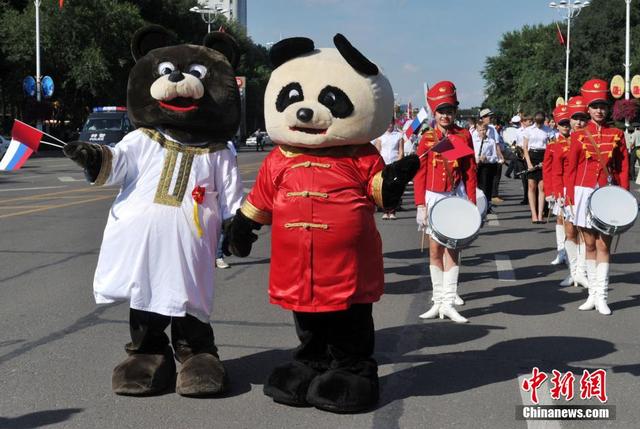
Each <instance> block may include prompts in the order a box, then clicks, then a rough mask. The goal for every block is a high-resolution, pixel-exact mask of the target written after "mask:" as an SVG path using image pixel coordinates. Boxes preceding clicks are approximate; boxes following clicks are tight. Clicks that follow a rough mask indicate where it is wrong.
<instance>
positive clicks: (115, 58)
mask: <svg viewBox="0 0 640 429" xmlns="http://www.w3.org/2000/svg"><path fill="white" fill-rule="evenodd" d="M195 4H196V0H81V1H80V0H69V1H66V2H65V4H64V7H63V8H62V9H59V7H58V2H57V1H54V0H43V1H42V3H41V6H40V45H41V75H42V76H44V75H50V76H52V77H53V79H54V81H55V83H56V92H55V94H54V100H56V101H58V102H59V104H60V105H61V109H60V110H59V113H58V114H59V117H58V118H57V119H67V120H70V121H72V124H73V127H77V126H79V124H81V123H82V121H83V120H84V119H85V117H86V115H87V112H88V109H89V108H90V107H92V106H96V105H107V104H108V105H124V104H125V103H126V87H127V79H128V74H129V70H130V69H131V67H132V65H133V58H132V57H131V51H130V46H129V44H130V41H131V37H132V35H133V33H134V32H135V31H136V30H137V29H138V28H139V27H141V26H142V25H144V24H145V23H155V24H160V25H163V26H164V27H166V28H168V29H169V30H171V31H172V32H174V33H175V34H176V38H177V40H178V41H179V42H184V43H196V44H198V43H200V42H201V41H202V40H203V38H204V36H205V35H206V32H207V25H206V24H205V23H204V22H203V21H202V19H201V17H200V16H199V15H198V14H194V13H191V12H189V8H190V7H192V6H194V5H195ZM221 26H222V27H224V29H225V31H227V32H229V33H230V34H232V35H233V36H234V37H235V38H236V40H237V41H238V44H239V46H240V49H241V52H242V56H241V59H240V65H239V67H238V69H237V73H238V75H243V76H246V77H247V88H248V91H247V109H246V111H247V126H248V128H258V127H263V126H264V125H263V124H264V122H263V121H264V120H263V117H262V116H263V115H262V102H263V94H264V88H265V86H266V82H267V80H268V78H269V74H270V72H271V69H270V66H269V61H268V55H267V51H266V49H265V48H264V47H262V46H258V45H256V44H254V43H253V41H252V40H251V39H250V38H249V37H248V36H247V35H246V32H245V30H244V29H243V28H242V27H241V26H239V25H237V24H236V23H235V22H227V21H226V19H225V18H224V17H223V16H218V17H216V21H215V22H214V23H213V24H212V30H217V29H218V28H219V27H221ZM0 41H1V42H0V103H1V104H2V108H1V110H2V114H3V116H2V118H3V122H4V123H3V125H4V126H5V129H6V128H7V127H8V126H10V122H11V121H10V119H11V118H12V117H22V116H23V114H24V113H25V112H24V108H25V104H26V102H27V101H29V100H28V99H26V98H25V96H24V95H23V93H22V80H23V79H24V78H25V77H26V76H28V75H32V76H33V75H34V74H35V69H36V66H35V7H34V5H33V2H31V1H29V2H27V1H24V0H0Z"/></svg>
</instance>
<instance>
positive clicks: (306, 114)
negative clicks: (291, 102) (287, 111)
mask: <svg viewBox="0 0 640 429" xmlns="http://www.w3.org/2000/svg"><path fill="white" fill-rule="evenodd" d="M296 116H297V117H298V119H299V120H301V121H302V122H309V121H310V120H311V118H313V110H311V109H307V108H306V107H303V108H302V109H299V110H298V113H296Z"/></svg>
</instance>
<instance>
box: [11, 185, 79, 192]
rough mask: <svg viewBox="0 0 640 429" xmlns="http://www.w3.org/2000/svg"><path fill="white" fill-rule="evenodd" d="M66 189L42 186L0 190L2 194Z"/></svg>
mask: <svg viewBox="0 0 640 429" xmlns="http://www.w3.org/2000/svg"><path fill="white" fill-rule="evenodd" d="M55 188H66V186H41V187H38V188H12V189H0V192H17V191H35V190H38V189H55Z"/></svg>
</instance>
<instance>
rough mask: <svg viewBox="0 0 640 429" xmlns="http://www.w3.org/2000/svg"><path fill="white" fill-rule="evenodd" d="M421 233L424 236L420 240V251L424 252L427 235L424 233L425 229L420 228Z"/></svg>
mask: <svg viewBox="0 0 640 429" xmlns="http://www.w3.org/2000/svg"><path fill="white" fill-rule="evenodd" d="M420 235H421V236H422V239H421V240H420V253H422V252H424V236H425V235H426V234H425V233H424V229H421V230H420Z"/></svg>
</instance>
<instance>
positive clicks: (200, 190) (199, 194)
mask: <svg viewBox="0 0 640 429" xmlns="http://www.w3.org/2000/svg"><path fill="white" fill-rule="evenodd" d="M205 191H206V188H205V187H204V186H196V187H195V188H193V191H192V192H191V196H192V197H193V200H194V201H195V202H196V203H198V204H202V203H203V202H204V193H205Z"/></svg>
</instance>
